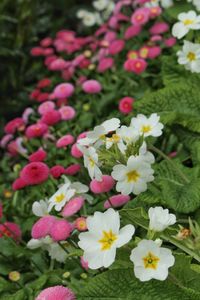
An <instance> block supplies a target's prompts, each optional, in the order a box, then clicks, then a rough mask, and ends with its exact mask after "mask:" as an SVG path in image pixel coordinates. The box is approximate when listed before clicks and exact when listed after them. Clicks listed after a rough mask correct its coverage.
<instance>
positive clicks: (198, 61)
mask: <svg viewBox="0 0 200 300" xmlns="http://www.w3.org/2000/svg"><path fill="white" fill-rule="evenodd" d="M177 55H178V63H179V64H180V65H185V68H186V69H187V70H190V71H191V72H192V73H194V72H196V73H200V44H193V43H191V42H188V41H184V45H183V49H182V50H181V51H178V52H177Z"/></svg>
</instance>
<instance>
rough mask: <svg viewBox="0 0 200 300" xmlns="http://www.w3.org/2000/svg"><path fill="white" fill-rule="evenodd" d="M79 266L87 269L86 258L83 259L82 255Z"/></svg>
mask: <svg viewBox="0 0 200 300" xmlns="http://www.w3.org/2000/svg"><path fill="white" fill-rule="evenodd" d="M81 266H82V268H83V269H85V270H88V269H89V267H88V262H87V261H86V260H84V258H83V256H81Z"/></svg>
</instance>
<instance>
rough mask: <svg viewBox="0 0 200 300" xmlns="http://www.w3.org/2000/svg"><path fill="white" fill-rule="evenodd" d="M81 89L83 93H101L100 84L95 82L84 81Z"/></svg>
mask: <svg viewBox="0 0 200 300" xmlns="http://www.w3.org/2000/svg"><path fill="white" fill-rule="evenodd" d="M82 88H83V90H84V92H85V93H88V94H96V93H99V92H100V91H101V84H100V83H99V82H98V81H97V80H86V81H85V82H84V83H83V85H82Z"/></svg>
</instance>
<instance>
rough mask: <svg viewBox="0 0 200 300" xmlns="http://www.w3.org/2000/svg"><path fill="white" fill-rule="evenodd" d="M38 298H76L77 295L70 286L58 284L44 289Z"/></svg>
mask: <svg viewBox="0 0 200 300" xmlns="http://www.w3.org/2000/svg"><path fill="white" fill-rule="evenodd" d="M36 300H76V297H75V295H74V293H73V292H72V291H71V290H70V289H69V288H66V287H64V286H61V285H57V286H53V287H49V288H47V289H45V290H43V291H42V292H41V293H40V294H39V295H38V296H37V298H36Z"/></svg>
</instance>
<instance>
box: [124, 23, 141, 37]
mask: <svg viewBox="0 0 200 300" xmlns="http://www.w3.org/2000/svg"><path fill="white" fill-rule="evenodd" d="M141 30H142V27H141V26H140V25H137V24H135V25H132V26H130V27H128V28H127V29H126V31H125V34H124V37H125V39H126V40H129V39H131V38H133V37H134V36H138V35H139V34H140V32H141Z"/></svg>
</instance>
